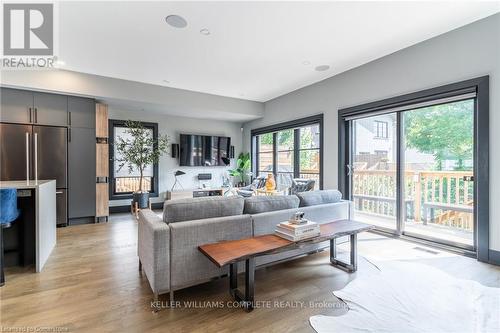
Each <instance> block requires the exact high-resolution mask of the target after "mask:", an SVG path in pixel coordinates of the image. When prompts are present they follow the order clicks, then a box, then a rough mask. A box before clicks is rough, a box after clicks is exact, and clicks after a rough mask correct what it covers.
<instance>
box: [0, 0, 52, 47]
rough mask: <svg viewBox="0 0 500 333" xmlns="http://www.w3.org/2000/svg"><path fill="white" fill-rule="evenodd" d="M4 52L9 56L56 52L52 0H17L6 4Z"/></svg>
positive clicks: (4, 11)
mask: <svg viewBox="0 0 500 333" xmlns="http://www.w3.org/2000/svg"><path fill="white" fill-rule="evenodd" d="M3 31H4V34H3V50H4V51H3V52H4V55H9V56H28V55H30V56H51V55H53V54H54V8H53V4H46V3H45V4H43V3H16V4H4V7H3Z"/></svg>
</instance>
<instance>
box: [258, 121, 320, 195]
mask: <svg viewBox="0 0 500 333" xmlns="http://www.w3.org/2000/svg"><path fill="white" fill-rule="evenodd" d="M323 122H324V115H323V113H320V114H317V115H313V116H310V117H305V118H300V119H295V120H290V121H286V122H283V123H278V124H274V125H270V126H265V127H260V128H256V129H252V130H251V131H250V156H251V159H252V172H253V174H254V176H256V175H258V173H259V165H258V156H259V144H258V142H257V136H258V135H262V134H266V133H270V132H271V133H274V141H273V142H274V146H275V147H274V148H275V150H274V152H273V160H274V163H273V174H274V176H275V177H276V176H277V173H278V172H277V171H278V170H276V159H277V157H278V156H277V150H276V148H277V140H276V136H277V134H276V133H277V132H279V131H283V130H288V129H294V130H295V131H294V138H295V141H294V149H293V151H294V156H295V154H297V156H300V154H298V153H299V152H300V150H301V149H300V137H299V136H298V135H297V134H298V131H299V129H298V128H299V127H305V126H310V125H319V148H311V149H319V159H320V166H319V189H323V173H324V158H323V156H324V154H323V151H324V148H323V146H324V142H323V137H324V131H323ZM294 160H295V161H298V159H294ZM297 174H300V166H297V165H294V175H297Z"/></svg>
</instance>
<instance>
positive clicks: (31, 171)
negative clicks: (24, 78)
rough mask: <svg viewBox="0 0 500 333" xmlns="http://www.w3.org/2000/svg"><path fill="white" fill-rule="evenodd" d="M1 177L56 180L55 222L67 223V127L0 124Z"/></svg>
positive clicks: (59, 223) (3, 178) (7, 178)
mask: <svg viewBox="0 0 500 333" xmlns="http://www.w3.org/2000/svg"><path fill="white" fill-rule="evenodd" d="M0 148H1V154H0V174H1V176H0V179H1V180H26V179H30V180H36V179H38V180H45V179H55V180H56V188H57V191H56V205H57V224H58V225H67V222H68V204H67V190H68V163H67V161H68V129H67V128H65V127H55V126H33V125H20V124H7V123H0Z"/></svg>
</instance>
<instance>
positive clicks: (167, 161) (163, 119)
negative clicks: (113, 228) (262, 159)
mask: <svg viewBox="0 0 500 333" xmlns="http://www.w3.org/2000/svg"><path fill="white" fill-rule="evenodd" d="M109 119H122V120H127V119H131V120H140V121H145V122H154V123H158V132H159V133H160V134H164V135H165V134H166V135H168V136H169V138H170V142H172V143H178V142H179V134H181V133H185V134H208V135H221V136H229V137H231V144H232V145H233V146H234V148H235V155H236V156H237V155H238V154H239V153H240V151H241V147H242V141H241V138H242V135H241V125H240V124H238V123H234V122H224V121H218V120H206V119H205V120H201V119H195V118H187V117H176V116H165V115H163V116H160V115H157V114H155V113H151V112H146V111H139V112H138V111H128V110H122V109H116V108H113V107H110V108H109ZM110 135H111V133H110ZM169 153H170V148H169ZM232 163H234V160H233V161H232ZM158 167H159V169H158V171H159V172H158V173H159V189H160V197H158V198H153V199H152V200H151V201H152V202H162V201H163V200H165V192H166V191H167V190H169V189H170V188H171V187H172V185H173V184H174V181H175V178H174V172H175V171H176V170H182V171H184V172H185V173H186V174H185V175H183V176H180V177H179V181H180V182H181V184H182V186H183V187H184V189H186V190H187V189H195V188H197V187H198V180H197V179H196V176H197V175H198V173H211V174H212V185H213V186H214V187H217V186H220V185H222V176H223V174H224V172H225V171H227V169H229V168H230V167H179V161H178V160H177V159H175V158H172V157H171V156H167V155H164V156H162V157H161V158H160V162H159V164H158ZM121 205H130V199H128V200H112V201H110V206H121Z"/></svg>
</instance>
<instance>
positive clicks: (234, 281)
mask: <svg viewBox="0 0 500 333" xmlns="http://www.w3.org/2000/svg"><path fill="white" fill-rule="evenodd" d="M236 291H238V264H237V263H236V264H230V265H229V294H231V296H232V297H234V298H236V297H235V292H236Z"/></svg>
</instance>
